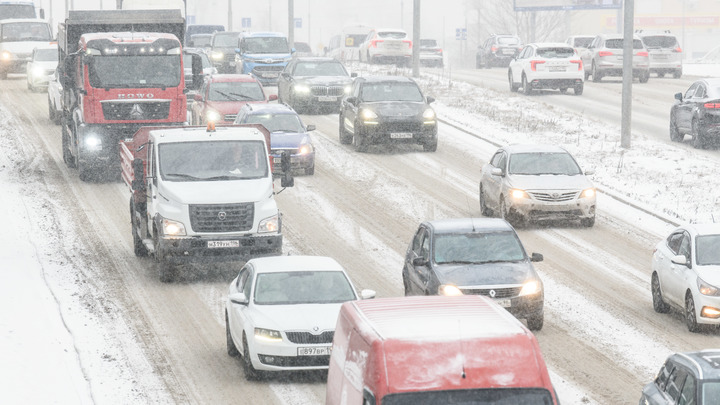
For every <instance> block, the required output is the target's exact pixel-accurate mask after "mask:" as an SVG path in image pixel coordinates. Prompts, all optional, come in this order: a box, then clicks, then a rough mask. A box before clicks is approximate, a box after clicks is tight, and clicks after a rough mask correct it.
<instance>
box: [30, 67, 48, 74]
mask: <svg viewBox="0 0 720 405" xmlns="http://www.w3.org/2000/svg"><path fill="white" fill-rule="evenodd" d="M30 73H31V74H32V76H42V75H43V74H45V69H43V68H41V67H40V66H34V67H33V68H32V70H31V71H30Z"/></svg>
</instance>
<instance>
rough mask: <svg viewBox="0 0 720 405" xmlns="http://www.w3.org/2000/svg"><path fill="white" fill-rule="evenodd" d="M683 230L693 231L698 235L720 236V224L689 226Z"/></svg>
mask: <svg viewBox="0 0 720 405" xmlns="http://www.w3.org/2000/svg"><path fill="white" fill-rule="evenodd" d="M683 228H685V229H687V230H691V231H693V233H695V234H696V235H720V223H708V224H688V225H685V226H683Z"/></svg>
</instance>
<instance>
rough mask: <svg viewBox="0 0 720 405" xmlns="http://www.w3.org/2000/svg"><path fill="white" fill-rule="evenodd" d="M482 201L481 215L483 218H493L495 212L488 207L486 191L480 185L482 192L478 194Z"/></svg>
mask: <svg viewBox="0 0 720 405" xmlns="http://www.w3.org/2000/svg"><path fill="white" fill-rule="evenodd" d="M478 195H479V199H480V213H481V214H483V216H486V217H491V216H493V211H492V210H491V209H490V208H489V207H488V206H487V200H486V199H485V190H483V186H482V184H480V192H479V193H478Z"/></svg>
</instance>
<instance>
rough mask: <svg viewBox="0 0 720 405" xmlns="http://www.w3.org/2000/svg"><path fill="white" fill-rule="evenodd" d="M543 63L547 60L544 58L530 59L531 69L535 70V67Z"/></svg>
mask: <svg viewBox="0 0 720 405" xmlns="http://www.w3.org/2000/svg"><path fill="white" fill-rule="evenodd" d="M541 63H545V61H544V60H531V61H530V69H532V70H533V71H535V70H536V69H535V67H536V66H537V65H539V64H541Z"/></svg>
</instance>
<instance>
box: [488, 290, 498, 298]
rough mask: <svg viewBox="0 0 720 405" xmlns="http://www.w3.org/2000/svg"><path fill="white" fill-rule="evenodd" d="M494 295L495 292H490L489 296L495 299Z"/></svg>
mask: <svg viewBox="0 0 720 405" xmlns="http://www.w3.org/2000/svg"><path fill="white" fill-rule="evenodd" d="M495 295H497V293H496V292H495V290H490V296H491V297H492V298H495Z"/></svg>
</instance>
